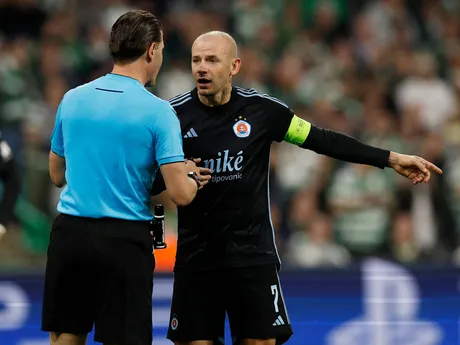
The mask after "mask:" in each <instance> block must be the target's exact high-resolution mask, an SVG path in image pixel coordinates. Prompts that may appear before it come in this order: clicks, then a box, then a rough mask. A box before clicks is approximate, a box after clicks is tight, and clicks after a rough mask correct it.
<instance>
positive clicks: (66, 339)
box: [50, 332, 88, 345]
mask: <svg viewBox="0 0 460 345" xmlns="http://www.w3.org/2000/svg"><path fill="white" fill-rule="evenodd" d="M87 336H88V335H87V334H70V333H57V332H51V333H50V344H51V345H85V344H86V338H87Z"/></svg>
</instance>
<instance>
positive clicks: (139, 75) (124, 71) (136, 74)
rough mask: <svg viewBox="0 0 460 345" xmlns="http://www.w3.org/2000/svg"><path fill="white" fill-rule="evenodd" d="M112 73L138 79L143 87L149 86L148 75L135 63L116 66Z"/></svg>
mask: <svg viewBox="0 0 460 345" xmlns="http://www.w3.org/2000/svg"><path fill="white" fill-rule="evenodd" d="M112 73H113V74H119V75H122V76H125V77H129V78H133V79H136V80H137V81H139V82H140V83H141V84H142V85H145V84H147V82H148V81H149V80H148V77H147V75H146V73H145V72H144V71H142V69H141V68H139V66H136V64H135V63H132V64H127V65H114V66H113V70H112Z"/></svg>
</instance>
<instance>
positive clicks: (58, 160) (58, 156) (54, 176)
mask: <svg viewBox="0 0 460 345" xmlns="http://www.w3.org/2000/svg"><path fill="white" fill-rule="evenodd" d="M61 107H62V102H61V104H60V105H59V108H58V111H57V114H56V122H55V123H54V129H53V133H52V134H51V150H50V154H49V171H50V178H51V181H52V182H53V183H54V185H55V186H56V187H59V188H61V187H63V186H65V184H66V180H65V158H64V157H65V156H64V138H63V136H62V122H61Z"/></svg>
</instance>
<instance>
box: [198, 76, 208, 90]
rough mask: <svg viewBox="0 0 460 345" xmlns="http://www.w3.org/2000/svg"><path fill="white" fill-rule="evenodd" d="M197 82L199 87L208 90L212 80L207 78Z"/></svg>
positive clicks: (199, 79)
mask: <svg viewBox="0 0 460 345" xmlns="http://www.w3.org/2000/svg"><path fill="white" fill-rule="evenodd" d="M197 82H198V86H199V87H205V88H206V87H208V86H209V85H211V80H209V79H206V78H198V80H197Z"/></svg>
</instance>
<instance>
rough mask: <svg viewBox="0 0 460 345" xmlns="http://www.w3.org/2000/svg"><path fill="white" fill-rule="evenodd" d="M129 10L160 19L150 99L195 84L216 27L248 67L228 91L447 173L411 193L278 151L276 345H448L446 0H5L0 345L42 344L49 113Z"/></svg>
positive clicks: (97, 65) (164, 254) (166, 267)
mask: <svg viewBox="0 0 460 345" xmlns="http://www.w3.org/2000/svg"><path fill="white" fill-rule="evenodd" d="M132 8H143V9H148V10H151V11H152V12H154V13H155V14H157V15H158V16H160V17H161V19H162V22H163V26H164V39H165V51H164V64H163V67H162V70H161V71H160V75H159V78H158V82H157V85H156V86H155V87H154V88H153V89H152V92H154V93H155V94H157V95H158V96H160V97H162V98H165V99H167V98H169V97H172V96H174V95H176V94H179V93H181V92H185V91H187V90H189V89H191V88H192V87H193V79H192V77H191V74H190V64H189V61H190V56H189V55H190V52H189V48H190V46H191V44H192V42H193V40H194V39H195V38H196V37H197V36H198V35H199V34H200V33H203V32H205V31H208V30H216V29H217V30H225V31H228V32H230V33H232V34H233V35H235V38H236V39H237V42H238V44H239V48H240V50H239V53H240V56H241V58H242V61H243V64H242V70H241V73H240V74H239V75H238V76H237V78H235V83H236V84H238V85H240V86H243V87H254V88H256V89H257V90H258V91H259V92H261V93H269V94H270V95H272V96H275V97H278V98H280V99H282V100H283V101H285V102H286V103H288V104H290V105H291V107H292V108H293V109H294V110H295V111H296V113H297V115H298V116H301V117H303V118H305V119H307V120H309V121H311V122H313V123H315V124H317V125H320V126H323V127H327V128H331V129H334V130H338V131H341V132H345V133H348V134H351V135H353V136H356V137H358V138H360V139H362V140H364V141H366V142H368V143H371V144H374V145H378V146H381V147H384V148H387V149H391V150H395V151H399V152H405V153H413V154H419V155H423V156H424V157H426V158H427V159H430V160H432V161H434V162H435V163H436V164H438V165H439V166H440V167H441V168H443V169H444V175H443V176H441V177H434V178H433V180H432V182H431V183H430V184H429V185H423V186H417V187H415V188H413V187H412V186H411V185H410V183H408V182H407V181H405V180H403V179H402V178H401V177H399V176H396V174H394V173H393V172H392V171H390V170H383V171H381V170H377V169H373V168H366V167H364V166H357V165H351V164H346V163H343V162H338V161H333V160H331V159H328V158H325V157H322V156H319V155H316V154H315V153H312V152H309V151H305V150H301V149H298V148H296V147H294V146H290V145H288V144H284V143H282V144H276V145H273V154H272V169H271V179H270V181H271V191H270V193H271V207H272V216H273V222H274V225H275V228H276V232H277V243H278V246H279V249H280V254H281V257H282V260H283V263H284V266H283V267H284V269H283V274H282V278H283V280H284V285H283V288H284V294H285V297H286V299H287V304H288V307H289V309H290V313H291V321H292V322H293V325H294V329H295V332H296V334H295V335H294V337H293V338H292V340H291V341H290V342H289V343H290V344H298V345H300V344H302V345H303V344H328V345H340V344H356V345H361V344H363V345H364V344H372V345H397V344H398V345H409V344H417V345H420V344H426V345H437V344H449V345H450V344H459V343H460V340H459V317H460V315H459V313H458V310H460V308H459V307H460V297H459V289H460V288H459V286H460V284H459V278H460V270H458V269H457V266H458V264H459V263H460V249H459V248H460V247H459V245H460V243H459V239H460V237H459V235H460V170H459V169H460V108H459V101H460V1H458V0H413V1H411V0H406V1H405V0H375V1H371V0H369V1H368V0H284V1H283V0H234V1H231V0H211V1H207V0H195V1H193V0H144V1H134V0H133V1H129V0H92V1H78V0H0V129H1V130H2V132H3V135H4V137H5V138H6V139H7V140H8V141H9V143H10V145H11V146H12V148H13V151H14V153H15V155H16V157H17V159H18V162H19V165H20V174H21V181H22V194H21V198H20V200H19V201H18V203H17V205H16V212H15V221H14V222H13V223H12V224H9V226H8V228H9V229H10V232H9V233H8V235H7V237H6V238H5V240H4V242H3V243H2V245H1V246H0V344H1V345H42V344H46V343H47V341H46V334H42V333H40V332H39V330H38V329H39V321H40V318H39V317H40V300H41V289H42V284H43V281H42V280H43V269H44V264H45V255H46V246H47V243H48V238H49V229H50V223H51V221H52V218H53V217H54V216H55V205H56V203H57V200H58V197H59V190H58V189H56V188H54V187H53V186H52V185H51V182H50V180H49V177H48V165H47V164H48V163H47V158H48V151H49V136H50V133H51V130H52V127H53V123H54V117H55V111H56V109H57V106H58V104H59V102H60V100H61V98H62V96H63V94H64V93H65V92H66V91H67V90H68V89H70V88H73V87H75V86H77V85H78V84H80V83H84V82H86V81H89V80H91V79H93V78H96V77H98V76H100V75H102V74H105V73H107V72H109V71H110V68H111V61H110V59H109V57H108V54H107V42H108V33H109V31H110V28H111V25H112V24H113V22H114V21H115V19H116V18H117V17H118V16H119V15H120V14H122V13H124V12H125V11H127V10H129V9H132ZM82 135H84V133H82ZM0 193H1V192H0ZM155 202H163V203H164V204H165V205H166V208H167V215H166V219H167V232H168V235H167V236H168V244H169V248H168V249H167V250H164V251H157V261H158V272H159V273H158V281H157V282H158V283H157V285H156V287H155V292H154V296H155V301H154V308H153V318H154V322H155V337H156V341H155V344H163V343H167V342H165V340H164V334H165V329H166V327H167V324H168V307H169V298H170V290H171V274H170V270H171V265H172V261H173V257H174V250H175V248H174V242H175V223H176V218H175V213H174V208H173V207H172V204H171V202H170V201H169V200H167V199H166V198H165V197H164V196H161V197H159V198H156V199H155ZM307 339H308V341H307Z"/></svg>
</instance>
